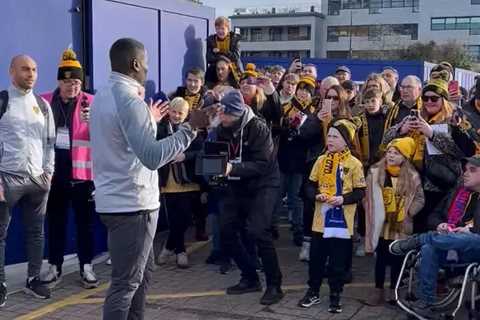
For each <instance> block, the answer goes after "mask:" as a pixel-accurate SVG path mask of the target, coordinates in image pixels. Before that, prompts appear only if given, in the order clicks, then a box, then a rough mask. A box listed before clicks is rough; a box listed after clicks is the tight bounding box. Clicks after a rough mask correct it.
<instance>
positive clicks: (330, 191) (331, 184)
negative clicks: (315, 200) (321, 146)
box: [318, 149, 351, 198]
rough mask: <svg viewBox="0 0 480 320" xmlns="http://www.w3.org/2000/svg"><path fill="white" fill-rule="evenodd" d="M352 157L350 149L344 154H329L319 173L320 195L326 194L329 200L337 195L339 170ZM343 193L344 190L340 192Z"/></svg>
mask: <svg viewBox="0 0 480 320" xmlns="http://www.w3.org/2000/svg"><path fill="white" fill-rule="evenodd" d="M350 155H351V154H350V150H349V149H345V150H343V151H342V152H327V154H326V155H325V157H324V158H323V160H322V163H321V164H320V170H319V171H318V174H319V176H318V181H319V186H318V190H319V192H320V194H325V195H326V196H327V197H328V198H330V197H333V196H335V195H336V194H337V170H338V169H339V166H340V165H342V164H343V163H344V162H345V161H346V160H347V159H348V158H349V157H350ZM341 192H342V190H340V193H341Z"/></svg>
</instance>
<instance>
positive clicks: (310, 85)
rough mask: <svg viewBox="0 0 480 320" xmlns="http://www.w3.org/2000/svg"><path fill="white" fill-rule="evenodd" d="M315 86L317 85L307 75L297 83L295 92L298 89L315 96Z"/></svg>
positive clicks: (312, 78) (313, 79)
mask: <svg viewBox="0 0 480 320" xmlns="http://www.w3.org/2000/svg"><path fill="white" fill-rule="evenodd" d="M316 84H317V83H316V81H315V78H314V77H312V76H309V75H305V76H301V77H300V81H299V82H298V85H297V90H298V89H305V90H308V91H309V92H310V94H311V95H312V96H313V95H314V94H315V86H316Z"/></svg>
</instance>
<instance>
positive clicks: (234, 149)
mask: <svg viewBox="0 0 480 320" xmlns="http://www.w3.org/2000/svg"><path fill="white" fill-rule="evenodd" d="M239 151H240V152H239ZM242 151H243V128H242V130H240V141H239V143H237V144H233V143H230V152H231V153H232V157H231V158H232V159H234V160H236V161H239V162H241V161H242ZM237 154H238V157H237Z"/></svg>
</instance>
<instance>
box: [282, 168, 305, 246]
mask: <svg viewBox="0 0 480 320" xmlns="http://www.w3.org/2000/svg"><path fill="white" fill-rule="evenodd" d="M281 179H282V191H283V190H285V191H286V193H287V207H288V212H289V214H291V216H292V226H293V235H294V236H298V237H303V200H302V198H300V190H301V188H302V182H303V175H302V174H301V173H288V174H284V173H282V175H281ZM282 193H283V192H282Z"/></svg>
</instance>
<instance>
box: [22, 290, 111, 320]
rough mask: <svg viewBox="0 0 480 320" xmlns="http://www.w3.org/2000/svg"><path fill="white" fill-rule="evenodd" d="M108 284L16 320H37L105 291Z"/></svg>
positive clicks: (77, 294)
mask: <svg viewBox="0 0 480 320" xmlns="http://www.w3.org/2000/svg"><path fill="white" fill-rule="evenodd" d="M108 285H109V283H105V284H102V285H100V286H98V288H95V289H88V290H84V291H82V292H79V293H76V294H74V295H71V296H70V297H68V298H66V299H63V300H60V301H57V302H54V303H51V304H49V305H46V306H45V307H42V308H40V309H37V310H35V311H32V312H30V313H28V314H26V315H23V316H20V317H17V318H16V320H31V319H37V318H39V317H41V316H44V315H46V314H48V313H51V312H54V311H56V310H58V309H60V308H63V307H65V306H68V305H71V304H75V303H76V302H77V301H79V300H81V299H84V298H86V297H89V296H91V295H93V294H95V293H98V292H102V291H105V290H106V289H107V288H108Z"/></svg>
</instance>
